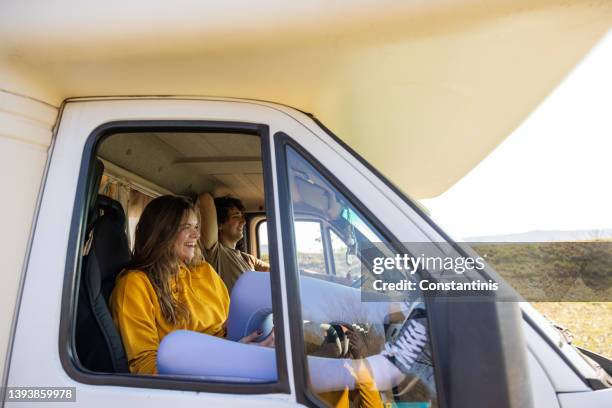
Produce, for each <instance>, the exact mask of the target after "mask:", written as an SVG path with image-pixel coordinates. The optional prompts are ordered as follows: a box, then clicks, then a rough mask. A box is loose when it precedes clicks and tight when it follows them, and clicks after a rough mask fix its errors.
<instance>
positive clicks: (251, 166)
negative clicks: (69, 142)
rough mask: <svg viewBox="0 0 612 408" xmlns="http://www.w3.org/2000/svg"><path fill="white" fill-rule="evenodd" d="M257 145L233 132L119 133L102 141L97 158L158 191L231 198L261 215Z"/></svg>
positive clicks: (256, 140)
mask: <svg viewBox="0 0 612 408" xmlns="http://www.w3.org/2000/svg"><path fill="white" fill-rule="evenodd" d="M260 143H261V142H260V138H259V137H256V136H252V135H246V134H234V133H184V132H182V133H172V132H168V133H166V132H164V133H161V132H160V133H157V132H149V133H119V134H115V135H112V136H110V137H109V138H108V139H107V140H105V141H103V143H101V146H100V148H99V151H98V156H99V157H100V158H101V159H102V160H103V161H104V162H105V167H106V169H107V172H108V173H111V174H112V173H113V170H115V171H114V172H115V173H116V172H121V170H124V171H126V172H128V173H131V174H130V175H132V176H138V177H137V178H138V179H143V181H144V183H143V184H148V185H149V186H150V188H151V190H155V189H158V191H157V193H172V194H180V195H186V196H193V195H194V194H199V193H203V192H210V193H212V194H213V195H214V196H220V195H231V196H235V197H240V198H241V199H242V201H243V202H244V204H245V206H246V208H247V211H262V210H263V209H264V201H263V197H264V187H263V171H262V163H261V144H260ZM108 163H110V164H111V165H110V166H109V165H108ZM114 175H115V176H120V175H118V174H114ZM147 182H148V183H147Z"/></svg>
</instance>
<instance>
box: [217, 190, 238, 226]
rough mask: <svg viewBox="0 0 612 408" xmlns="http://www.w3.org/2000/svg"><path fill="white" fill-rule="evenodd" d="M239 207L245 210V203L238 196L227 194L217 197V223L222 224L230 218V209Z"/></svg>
mask: <svg viewBox="0 0 612 408" xmlns="http://www.w3.org/2000/svg"><path fill="white" fill-rule="evenodd" d="M234 207H235V208H237V209H238V210H240V211H241V212H244V211H245V208H244V204H242V201H240V200H239V199H238V198H234V197H230V196H225V197H217V198H215V208H216V209H217V224H219V225H221V224H223V223H224V222H225V221H227V220H228V218H229V211H230V210H231V209H232V208H234Z"/></svg>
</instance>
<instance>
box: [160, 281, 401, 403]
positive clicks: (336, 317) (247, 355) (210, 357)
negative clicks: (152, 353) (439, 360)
mask: <svg viewBox="0 0 612 408" xmlns="http://www.w3.org/2000/svg"><path fill="white" fill-rule="evenodd" d="M300 290H301V294H302V296H301V297H302V302H303V307H302V317H303V318H304V319H305V320H310V321H313V322H347V323H352V322H359V323H374V324H381V323H383V322H385V321H386V319H387V316H388V313H389V308H390V303H389V302H373V303H362V302H361V293H360V291H359V290H358V289H354V288H350V287H346V286H343V285H339V284H335V283H332V282H327V281H323V280H320V279H314V278H308V277H302V278H301V279H300ZM270 293H271V292H270V277H269V274H267V273H261V272H246V273H244V274H243V275H242V276H241V277H240V279H239V280H238V281H237V282H236V284H235V285H234V289H233V290H232V296H231V302H230V312H229V317H228V320H227V338H228V340H233V341H228V340H226V339H221V338H218V337H214V336H209V335H206V334H202V333H197V332H192V331H186V330H179V331H175V332H173V333H170V334H169V335H167V336H166V337H165V338H164V339H163V341H162V342H161V344H160V346H159V350H158V353H157V368H158V372H159V373H160V374H166V375H187V376H195V377H200V378H202V379H207V380H211V381H214V380H216V381H230V382H252V383H253V382H254V383H260V382H273V381H276V380H277V368H276V355H275V350H274V349H272V348H267V347H260V346H257V345H252V344H243V343H238V342H237V341H238V340H239V339H241V338H243V337H244V336H246V335H248V334H250V333H252V332H253V331H255V330H257V328H258V325H259V323H260V322H261V320H262V319H263V317H265V316H266V315H268V314H269V313H271V311H272V303H271V295H270ZM365 360H366V362H367V365H368V367H369V369H370V372H371V375H372V377H373V378H374V380H375V382H376V386H377V388H378V389H379V390H381V391H382V390H388V389H391V388H392V387H394V386H396V385H397V384H399V382H400V381H401V380H402V379H403V378H404V375H403V374H402V373H401V372H400V371H399V370H398V369H397V368H396V367H395V366H394V365H393V364H391V363H390V362H389V361H388V360H387V359H386V358H385V357H383V356H381V355H374V356H370V357H367V358H366V359H365ZM352 363H354V361H352V360H350V359H339V358H324V357H313V356H309V357H308V370H309V372H310V383H311V387H312V388H313V390H314V391H316V392H325V391H333V390H342V389H344V388H345V387H347V386H348V387H349V389H353V388H355V379H354V377H353V376H352V375H351V373H350V372H349V370H348V369H347V368H346V367H345V364H349V365H350V364H352Z"/></svg>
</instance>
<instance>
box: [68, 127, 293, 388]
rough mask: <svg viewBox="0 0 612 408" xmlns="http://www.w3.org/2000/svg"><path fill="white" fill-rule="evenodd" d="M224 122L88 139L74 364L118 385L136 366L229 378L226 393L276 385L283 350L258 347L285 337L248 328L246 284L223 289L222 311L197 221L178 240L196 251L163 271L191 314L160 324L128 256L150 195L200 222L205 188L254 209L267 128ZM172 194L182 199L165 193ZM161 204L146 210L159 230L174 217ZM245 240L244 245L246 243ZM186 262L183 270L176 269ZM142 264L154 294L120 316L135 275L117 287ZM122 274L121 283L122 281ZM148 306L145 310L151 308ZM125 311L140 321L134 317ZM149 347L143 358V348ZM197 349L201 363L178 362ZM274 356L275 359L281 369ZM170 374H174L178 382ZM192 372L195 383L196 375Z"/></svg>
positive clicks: (217, 383) (258, 204) (218, 381)
mask: <svg viewBox="0 0 612 408" xmlns="http://www.w3.org/2000/svg"><path fill="white" fill-rule="evenodd" d="M227 128H228V127H227V126H225V129H223V130H221V131H214V130H201V131H189V129H181V128H180V127H178V126H176V125H173V126H172V130H167V129H164V128H163V127H162V128H155V127H151V128H143V129H139V131H137V132H134V131H129V132H126V131H123V132H122V131H118V132H114V133H113V134H107V135H104V137H103V138H100V140H99V143H97V144H96V146H97V148H96V149H95V151H93V152H92V156H91V164H90V165H84V166H83V168H85V169H87V168H89V169H90V171H89V174H88V176H87V180H88V185H87V188H86V189H84V191H87V197H81V198H80V199H81V201H82V202H83V203H86V206H87V207H86V211H85V217H84V218H83V220H82V228H83V230H84V232H85V234H84V239H83V241H82V251H81V252H82V254H83V257H82V259H81V262H80V266H79V267H78V268H77V270H75V271H74V273H75V278H76V281H77V285H76V288H77V290H76V291H75V292H73V296H75V297H76V307H75V308H74V309H73V313H75V318H74V321H75V325H74V336H69V338H73V339H74V343H73V347H74V350H75V357H76V358H75V359H74V360H73V363H74V364H75V365H76V366H77V368H78V369H79V370H78V371H79V372H80V373H85V374H81V375H86V376H87V375H89V374H88V373H98V374H101V373H104V374H106V375H111V376H112V377H113V378H114V379H115V380H114V381H116V382H117V383H119V384H124V385H130V384H132V383H133V379H134V378H137V377H138V376H137V375H136V374H139V373H141V374H149V375H150V374H155V375H156V377H157V378H156V379H155V380H156V382H154V383H151V384H150V386H154V387H162V388H168V387H172V388H174V387H175V386H176V388H180V389H193V388H194V387H196V388H198V389H201V390H202V389H204V390H206V389H211V390H220V389H224V390H226V389H228V384H231V387H232V388H231V389H232V390H233V392H239V393H243V392H256V393H261V392H270V391H271V390H276V391H278V390H281V389H284V385H283V382H284V378H286V374H285V373H284V372H282V371H281V372H279V367H277V364H276V361H277V358H276V354H277V353H281V354H280V355H282V351H275V348H273V347H272V348H269V347H268V348H266V347H263V345H264V342H265V343H266V344H265V345H268V346H269V345H270V344H272V345H273V344H274V341H275V342H276V344H277V347H279V346H280V347H281V348H282V334H281V335H280V336H276V339H274V341H270V339H273V338H274V336H271V337H270V339H267V340H265V339H255V337H257V336H250V335H251V334H252V333H253V332H254V331H256V330H258V327H259V326H257V325H255V326H253V322H252V320H253V319H249V318H248V317H245V313H247V312H248V311H245V306H244V305H243V306H241V304H245V302H248V301H249V298H250V297H252V296H253V293H251V292H250V290H248V288H246V289H245V287H244V285H243V288H242V289H240V288H237V289H236V290H234V291H232V292H231V295H232V297H231V300H232V310H230V308H229V295H230V292H229V291H228V290H227V287H226V286H225V285H224V283H223V280H222V279H221V278H220V276H219V275H218V274H219V273H220V272H222V271H218V270H215V269H214V268H213V267H212V266H211V265H209V263H208V262H207V261H208V260H209V259H208V253H207V252H206V251H205V250H204V248H202V247H201V244H200V243H199V229H200V225H195V224H194V228H196V230H195V232H194V231H192V232H190V234H191V235H190V236H191V237H192V239H191V240H192V241H193V242H191V240H190V238H188V242H187V244H186V245H187V250H186V251H187V253H190V252H189V251H192V250H193V248H194V245H195V246H196V247H197V248H199V249H197V250H196V252H194V253H195V254H202V255H201V259H199V260H196V259H195V258H190V259H189V260H184V259H182V258H177V260H179V263H177V264H176V265H177V267H179V265H183V266H180V267H179V269H178V272H176V274H175V275H171V276H174V277H172V278H171V280H170V282H169V283H170V284H171V285H174V284H175V283H174V282H175V281H174V280H173V279H176V288H175V286H172V287H173V288H175V289H173V292H172V294H171V296H174V298H175V299H177V304H179V302H183V304H184V305H188V307H189V308H190V309H189V310H190V312H189V313H190V314H189V315H188V316H189V317H188V319H187V320H185V321H182V322H181V323H180V324H178V325H168V324H167V323H168V322H169V321H168V320H167V316H166V315H164V314H163V313H162V309H163V304H162V299H163V292H160V290H159V289H158V286H156V285H157V284H156V283H155V282H156V281H155V280H154V276H155V275H152V274H151V273H152V272H144V271H142V270H141V271H139V272H138V270H139V268H138V267H137V266H135V265H142V262H141V263H138V262H137V260H136V258H135V251H136V252H137V251H138V250H139V248H140V249H141V250H142V248H143V246H142V242H141V243H140V244H139V241H138V240H139V239H141V240H142V239H147V238H148V237H146V236H145V235H143V234H144V233H143V232H142V231H144V228H145V226H144V224H143V226H142V227H141V226H140V224H139V222H140V221H141V218H143V217H145V215H143V214H145V213H147V211H148V213H147V214H150V213H151V211H153V210H147V206H148V205H149V204H151V203H154V202H160V200H164V199H165V197H169V198H168V199H167V201H168V200H170V201H172V200H174V202H176V201H177V200H178V201H180V202H185V203H191V204H185V205H188V206H189V205H190V206H191V208H192V209H194V210H192V211H191V214H192V216H193V217H196V218H194V222H195V223H201V224H204V223H205V221H210V220H203V221H201V222H200V220H199V212H197V211H195V210H196V209H197V200H198V196H199V195H200V194H202V193H210V194H211V195H212V194H214V195H217V196H218V195H224V196H226V195H229V196H233V197H240V199H241V200H242V203H244V205H245V211H246V212H250V211H254V212H258V213H261V211H262V210H264V209H266V203H265V199H264V197H265V188H267V187H265V186H264V184H265V183H264V179H265V177H264V167H265V166H264V160H266V158H264V157H263V155H262V151H265V149H266V148H265V147H264V148H263V149H262V144H264V143H266V140H264V138H263V137H265V136H267V134H265V132H264V130H265V129H264V128H261V129H260V130H261V132H256V131H250V132H248V133H244V132H237V131H231V130H229V129H227ZM226 129H227V130H226ZM256 129H257V128H255V130H256ZM97 136H99V135H93V136H92V137H97ZM85 160H87V159H85ZM162 196H163V198H162ZM177 196H180V197H184V198H181V199H179V198H176V199H170V197H177ZM181 200H182V201H181ZM159 214H160V217H159V219H157V220H153V221H154V224H159V225H161V226H159V228H157V229H156V230H157V231H158V232H159V233H160V234H163V233H167V232H164V231H166V230H165V229H164V227H163V225H166V224H167V225H171V223H170V224H168V222H167V221H165V218H164V216H165V215H164V214H166V213H164V212H162V213H159ZM186 214H188V213H187V212H186V213H184V215H185V216H186ZM166 218H167V217H166ZM142 221H143V223H144V222H145V221H144V219H143V220H142ZM181 222H184V221H181ZM188 222H191V221H188ZM164 223H166V224H164ZM181 225H182V224H181ZM138 231H140V232H138ZM139 234H140V235H139ZM170 234H171V236H169V237H170V238H171V239H175V238H173V235H172V234H174V233H173V232H170ZM196 235H197V237H196ZM139 237H140V238H139ZM143 237H144V238H143ZM243 247H244V248H248V246H247V245H243ZM171 251H174V249H172V250H171ZM177 251H178V250H177ZM172 253H173V252H172ZM177 253H179V254H182V253H183V252H177ZM194 262H195V263H194ZM192 265H193V266H192ZM198 265H199V266H198ZM134 268H136V269H134ZM194 268H195V269H194ZM183 271H187V274H188V275H186V276H187V277H186V278H184V279H183ZM203 271H207V272H203ZM243 272H246V270H245V271H243ZM138 273H140V275H138V276H140V277H141V278H142V279H141V280H142V282H144V283H143V285H144V286H143V288H144V292H146V293H149V294H150V296H149V297H147V296H145V298H146V299H145V300H144V302H145V304H144V308H142V307H140V306H139V307H140V308H136V309H134V308H132V309H131V310H132V311H134V310H135V311H136V313H132V312H130V313H131V314H130V315H128V317H127V318H126V317H122V316H124V315H122V313H126V312H125V310H126V309H123V308H124V307H126V305H129V304H131V303H133V302H136V303H138V302H141V301H142V296H141V295H142V294H143V293H144V292H143V289H142V288H138V287H137V285H136V286H134V282H135V280H134V279H132V280H131V281H130V283H129V284H127V285H128V286H125V285H126V283H125V281H126V280H129V279H131V277H133V276H137V274H138ZM265 275H266V276H265V277H264V281H267V286H268V287H270V286H272V285H271V282H270V278H269V274H268V273H266V274H265ZM139 279H140V278H139ZM119 283H121V285H122V286H121V288H120V289H118V286H117V285H118V284H119ZM211 285H212V286H211ZM182 287H188V288H187V289H189V291H190V292H187V291H184V292H180V290H181V289H180V288H182ZM147 290H148V291H149V292H147ZM175 290H176V291H179V292H176V291H175ZM185 290H186V289H185ZM119 292H120V294H118V293H119ZM146 293H145V294H146ZM190 294H192V295H193V296H191V297H190ZM258 295H259V296H262V297H265V298H266V299H265V303H266V304H268V309H269V310H268V314H269V315H270V317H271V316H272V312H273V309H275V308H276V306H274V305H273V304H274V303H275V302H276V300H273V299H272V296H271V291H270V290H268V291H267V292H266V291H261V292H260V293H258ZM118 296H122V297H121V298H118ZM139 296H140V297H139ZM118 299H119V300H118ZM121 299H123V300H121ZM117 302H119V303H117ZM147 302H148V303H147ZM139 305H141V304H139ZM149 308H151V309H150V310H151V311H152V312H151V315H150V316H148V312H147V310H149ZM198 311H202V313H199V312H198ZM211 311H214V313H216V314H214V313H213V316H216V317H213V318H212V320H211V315H210V313H211ZM143 315H146V316H147V317H146V318H145V317H143ZM260 317H261V316H260ZM126 319H127V320H126ZM213 320H214V321H213ZM260 320H263V318H262V319H260ZM269 320H270V322H269V323H268V325H269V329H270V330H272V328H273V326H272V324H273V323H272V319H271V318H270V319H269ZM126 321H128V323H126ZM129 322H136V323H135V324H136V326H134V325H133V324H132V323H129ZM157 322H161V323H159V324H158V323H157ZM260 323H261V324H263V323H262V322H260ZM143 324H150V326H151V327H149V329H147V330H145V334H144V335H143V334H142V333H139V334H138V336H139V337H138V338H137V339H136V340H135V338H136V337H135V336H136V335H135V334H134V333H135V331H134V330H136V329H132V328H130V327H138V330H139V331H142V330H141V328H142V325H143ZM274 324H275V325H278V327H282V318H281V316H280V313H279V314H278V316H274ZM130 325H131V326H130ZM251 326H253V327H251ZM170 327H172V328H170ZM177 329H179V330H178V331H176V330H177ZM181 330H182V331H181ZM185 330H187V331H185ZM277 331H278V330H277ZM281 331H282V330H281ZM177 333H178V334H177ZM181 334H183V337H180V335H181ZM269 334H270V333H268V335H269ZM185 336H186V337H185ZM190 336H191V337H190ZM175 338H178V340H175ZM255 340H258V341H255ZM143 341H144V342H145V344H144V345H143V344H142V342H143ZM185 341H187V342H189V341H192V346H193V354H192V355H189V353H179V354H180V355H181V356H180V357H177V351H178V349H179V348H180V349H184V348H185V347H186V346H185ZM242 343H249V344H242ZM202 346H205V347H204V350H201V349H200V348H198V347H202ZM251 352H252V354H251ZM145 354H146V358H143V355H145ZM194 359H195V360H198V361H199V362H200V363H201V364H199V365H198V366H191V367H190V368H186V366H185V364H188V363H191V362H192V361H193V360H194ZM143 361H146V362H145V363H143ZM257 361H259V363H256V362H257ZM262 361H264V363H262ZM281 361H282V359H281ZM282 367H283V364H280V369H281V370H282ZM162 374H163V375H162ZM126 375H128V376H127V377H126ZM176 375H178V376H179V377H180V378H182V380H180V381H178V380H177V378H176V377H175V376H176ZM173 378H174V379H173ZM189 379H190V380H189ZM193 380H197V382H198V383H199V384H200V385H194V383H193ZM89 381H91V380H89ZM159 381H165V382H166V384H160V383H159ZM139 384H142V381H140V382H139ZM240 384H244V387H241V386H240Z"/></svg>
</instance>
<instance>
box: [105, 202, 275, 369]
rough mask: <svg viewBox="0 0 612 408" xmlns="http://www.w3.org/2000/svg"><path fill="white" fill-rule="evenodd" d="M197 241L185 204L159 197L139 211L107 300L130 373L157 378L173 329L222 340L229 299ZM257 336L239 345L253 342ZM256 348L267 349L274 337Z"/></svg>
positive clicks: (192, 212)
mask: <svg viewBox="0 0 612 408" xmlns="http://www.w3.org/2000/svg"><path fill="white" fill-rule="evenodd" d="M199 239H200V215H199V211H198V210H197V208H196V207H195V205H194V204H193V203H192V202H191V201H190V200H189V199H187V198H185V197H177V196H169V195H168V196H162V197H158V198H156V199H154V200H153V201H151V202H150V203H149V204H148V205H147V207H146V208H145V209H144V211H143V213H142V216H141V217H140V220H139V222H138V225H137V226H136V234H135V242H134V256H133V259H132V261H131V263H130V265H129V266H128V267H127V268H126V269H125V270H124V271H122V273H121V274H120V275H119V277H118V278H117V283H116V286H115V289H114V290H113V293H112V295H111V298H110V308H111V311H112V315H113V320H114V322H115V324H116V325H117V327H118V329H119V333H120V334H121V338H122V340H123V344H124V346H125V351H126V355H127V359H128V365H129V369H130V372H132V373H138V374H156V373H157V365H156V357H157V349H158V347H159V344H160V342H161V340H162V339H163V338H164V337H165V336H166V335H167V334H169V333H171V332H173V331H175V330H179V329H185V330H191V331H195V332H199V333H204V334H209V335H213V336H216V337H225V335H226V329H225V321H226V320H227V317H228V313H229V294H228V291H227V288H226V286H225V284H224V283H223V281H222V280H221V278H220V277H219V275H218V274H217V273H216V272H215V270H214V269H213V268H212V267H211V266H210V265H209V264H208V263H207V262H206V261H204V258H203V256H202V252H201V250H200V247H199ZM259 334H260V333H257V332H254V333H252V334H250V335H248V336H246V337H245V338H243V339H242V340H240V341H241V342H243V343H253V340H254V339H255V338H256V337H258V336H259ZM258 344H259V345H263V346H272V345H273V344H274V336H273V335H271V336H270V337H269V338H267V339H266V340H265V341H263V342H261V343H258Z"/></svg>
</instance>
